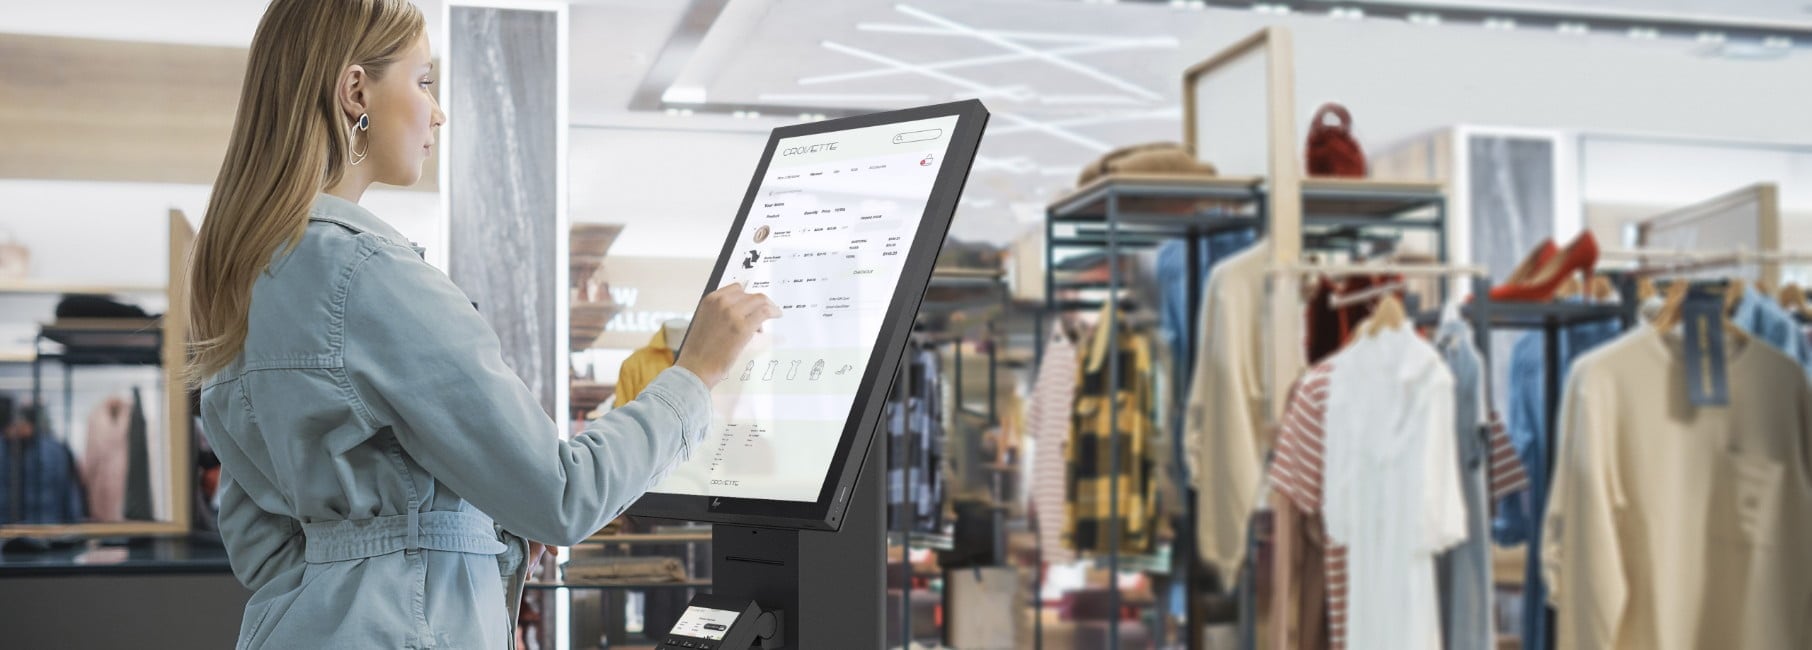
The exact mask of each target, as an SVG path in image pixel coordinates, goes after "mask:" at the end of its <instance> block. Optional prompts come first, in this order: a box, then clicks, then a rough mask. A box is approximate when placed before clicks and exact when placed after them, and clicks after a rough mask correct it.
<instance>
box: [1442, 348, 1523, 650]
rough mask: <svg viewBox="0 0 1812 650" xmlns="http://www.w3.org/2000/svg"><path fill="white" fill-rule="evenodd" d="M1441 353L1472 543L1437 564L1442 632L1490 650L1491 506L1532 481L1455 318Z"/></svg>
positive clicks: (1451, 644) (1457, 642) (1454, 641)
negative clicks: (1450, 385) (1448, 377)
mask: <svg viewBox="0 0 1812 650" xmlns="http://www.w3.org/2000/svg"><path fill="white" fill-rule="evenodd" d="M1435 345H1436V346H1437V347H1439V348H1440V350H1441V354H1442V356H1443V357H1444V358H1445V360H1446V362H1447V369H1448V371H1449V372H1451V373H1453V379H1454V428H1453V431H1454V440H1455V441H1456V451H1458V452H1459V455H1458V458H1457V459H1456V461H1457V464H1458V467H1459V468H1460V491H1461V494H1462V497H1463V498H1464V499H1465V502H1466V541H1464V542H1461V543H1460V544H1458V545H1456V546H1454V547H1453V548H1451V549H1448V550H1447V552H1445V553H1442V554H1441V556H1440V557H1439V558H1437V559H1436V564H1435V570H1436V578H1437V580H1438V584H1439V586H1440V601H1441V631H1442V634H1443V636H1444V638H1445V639H1446V641H1447V647H1448V648H1490V647H1493V646H1494V645H1495V643H1496V633H1495V630H1494V626H1493V625H1492V615H1493V612H1492V609H1491V594H1492V591H1493V590H1494V589H1495V588H1496V585H1495V584H1494V582H1493V580H1492V575H1491V548H1490V541H1489V540H1490V536H1491V515H1490V513H1491V506H1490V504H1491V502H1492V501H1494V500H1496V499H1502V498H1504V497H1506V496H1509V495H1510V494H1512V493H1515V492H1517V491H1520V490H1523V489H1526V488H1527V487H1528V485H1529V481H1528V475H1527V474H1526V473H1525V472H1524V470H1523V466H1522V462H1521V461H1520V460H1518V459H1517V457H1516V450H1515V449H1514V448H1513V447H1512V446H1511V444H1510V440H1509V437H1508V436H1506V435H1505V434H1504V428H1503V427H1502V426H1501V425H1499V424H1498V423H1497V422H1496V421H1495V418H1493V417H1492V416H1491V409H1490V404H1489V402H1488V401H1487V399H1486V397H1485V391H1484V377H1483V373H1484V363H1483V361H1482V359H1481V357H1482V355H1480V354H1479V351H1478V348H1477V347H1476V346H1475V345H1474V344H1473V331H1472V328H1471V327H1470V326H1468V325H1467V324H1466V322H1465V321H1463V320H1459V319H1458V318H1449V319H1446V320H1444V321H1443V322H1442V323H1441V328H1440V330H1439V331H1438V332H1437V333H1436V334H1435Z"/></svg>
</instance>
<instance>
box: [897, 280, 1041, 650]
mask: <svg viewBox="0 0 1812 650" xmlns="http://www.w3.org/2000/svg"><path fill="white" fill-rule="evenodd" d="M931 284H932V286H934V287H937V286H944V287H975V286H984V287H989V288H995V289H998V291H999V300H1000V304H1001V305H1007V304H1009V303H1010V298H1011V293H1010V291H1009V289H1008V287H1007V285H1006V281H1005V280H1004V279H1003V278H1001V277H1000V276H992V277H971V276H950V275H938V274H936V273H933V275H932V278H931ZM988 304H992V303H988ZM975 306H983V303H973V304H971V303H966V302H963V303H956V304H952V305H936V304H932V303H929V302H928V303H926V304H925V305H924V306H921V307H920V311H921V312H925V311H960V310H962V309H964V308H968V307H975ZM994 335H995V331H994V323H993V322H992V321H990V322H989V324H988V336H989V342H988V420H989V423H990V425H993V424H995V423H998V420H997V419H996V412H995V403H996V402H997V401H998V400H997V395H996V392H995V391H996V389H997V388H996V387H997V382H996V375H997V373H998V370H999V368H998V363H997V359H998V355H997V354H996V352H995V349H996V347H997V346H998V342H997V341H996V340H995V336H994ZM910 340H911V341H912V343H913V344H914V346H915V348H913V349H916V346H924V347H928V348H930V349H933V350H935V349H937V348H938V347H939V346H942V345H945V344H950V343H954V344H956V349H955V352H956V363H955V366H954V367H953V368H952V371H953V377H952V381H953V382H954V389H955V390H954V391H953V393H952V394H953V395H955V411H954V413H955V415H953V416H952V419H951V422H952V423H953V424H959V423H958V420H959V419H960V418H961V417H962V412H963V390H962V386H963V345H962V344H963V337H962V336H961V335H960V334H953V333H927V332H913V333H912V335H911V339H910ZM895 386H897V387H898V388H897V389H896V390H895V391H894V394H895V395H896V396H898V397H900V398H901V401H900V406H899V408H900V409H901V411H902V423H903V425H904V426H905V427H906V430H905V431H904V432H903V435H901V436H900V441H899V443H897V444H898V448H897V449H895V450H894V451H893V453H894V454H895V457H897V458H899V459H901V460H900V462H901V466H900V467H901V482H900V486H901V492H902V494H901V497H902V498H901V503H900V505H898V506H897V507H898V508H899V509H900V511H901V512H900V514H899V515H897V516H895V517H894V522H895V523H896V524H897V525H898V526H899V528H900V530H899V534H900V536H899V542H900V560H901V562H900V647H901V648H903V649H904V648H911V647H912V577H913V576H912V547H913V535H914V531H913V528H915V527H916V525H917V523H916V520H917V518H918V505H919V503H918V491H917V490H914V489H912V487H913V486H912V482H911V481H910V480H909V479H910V478H911V467H910V463H911V462H912V460H913V458H912V454H911V453H910V447H909V446H908V443H909V442H910V441H911V440H912V438H913V436H912V433H913V417H912V410H911V408H910V407H911V401H910V400H911V397H912V395H911V392H912V391H911V387H912V359H911V358H908V359H905V360H904V361H903V362H902V363H901V364H900V376H899V377H898V378H897V379H896V382H895ZM927 399H931V398H927ZM953 428H954V427H953ZM945 433H946V436H947V435H948V434H949V433H950V432H949V431H946V432H945ZM946 444H948V441H947V440H946ZM926 478H927V479H929V478H930V476H929V475H927V476H926ZM884 480H889V481H891V479H888V478H885V477H884ZM996 519H997V521H996V524H997V525H996V528H995V530H996V533H997V538H996V540H995V547H996V548H997V549H999V548H1002V547H1004V545H1005V542H1004V540H1002V539H1000V538H999V537H998V535H999V531H1000V529H1001V526H999V525H998V524H999V522H998V519H999V515H998V512H997V515H996ZM889 539H890V541H891V536H890V538H889ZM1001 554H1002V555H1004V551H1003V552H1001ZM949 594H950V592H949V590H948V589H945V590H944V601H945V611H946V612H947V611H949V598H950V596H949ZM942 635H943V637H944V641H945V642H946V643H948V642H949V626H948V625H946V626H945V628H944V631H943V632H942Z"/></svg>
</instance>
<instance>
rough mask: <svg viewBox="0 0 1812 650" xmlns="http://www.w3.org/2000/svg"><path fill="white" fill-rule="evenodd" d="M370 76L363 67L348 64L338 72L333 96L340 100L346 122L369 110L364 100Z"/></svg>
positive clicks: (356, 118) (341, 110)
mask: <svg viewBox="0 0 1812 650" xmlns="http://www.w3.org/2000/svg"><path fill="white" fill-rule="evenodd" d="M370 79H371V78H370V77H369V76H367V75H366V74H365V67H364V66H361V65H357V64H354V65H349V66H346V69H345V70H344V71H342V72H340V81H339V83H338V84H336V86H335V87H334V96H335V97H336V98H338V99H339V101H340V112H342V113H344V114H345V116H346V121H347V122H353V121H356V120H358V119H359V116H360V115H364V114H365V113H367V112H369V109H370V106H369V104H368V103H367V102H366V94H365V91H366V87H365V86H366V84H367V83H368V82H369V81H370Z"/></svg>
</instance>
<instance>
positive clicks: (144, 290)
mask: <svg viewBox="0 0 1812 650" xmlns="http://www.w3.org/2000/svg"><path fill="white" fill-rule="evenodd" d="M166 290H167V288H166V287H163V286H161V285H157V286H154V285H148V284H84V283H80V282H56V281H51V280H0V294H22V295H51V296H54V295H61V294H86V295H109V294H152V293H156V294H161V293H164V292H165V291H166Z"/></svg>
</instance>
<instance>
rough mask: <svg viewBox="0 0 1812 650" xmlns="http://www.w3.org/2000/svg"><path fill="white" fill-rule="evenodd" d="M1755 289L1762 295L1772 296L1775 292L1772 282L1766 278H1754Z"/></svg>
mask: <svg viewBox="0 0 1812 650" xmlns="http://www.w3.org/2000/svg"><path fill="white" fill-rule="evenodd" d="M1755 290H1756V291H1760V292H1762V295H1764V296H1772V295H1774V293H1775V290H1774V283H1772V282H1769V281H1768V280H1767V278H1756V279H1755Z"/></svg>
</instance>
